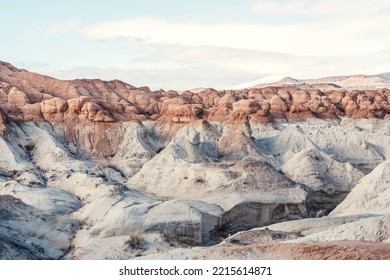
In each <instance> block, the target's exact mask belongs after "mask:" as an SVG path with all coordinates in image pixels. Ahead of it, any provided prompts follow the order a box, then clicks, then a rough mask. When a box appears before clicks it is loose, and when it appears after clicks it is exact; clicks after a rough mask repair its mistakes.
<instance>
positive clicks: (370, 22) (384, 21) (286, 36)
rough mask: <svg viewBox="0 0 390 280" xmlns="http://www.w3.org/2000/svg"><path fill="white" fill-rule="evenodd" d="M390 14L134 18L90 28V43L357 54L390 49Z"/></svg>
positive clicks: (315, 53) (88, 35) (293, 52)
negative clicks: (278, 19) (257, 19)
mask: <svg viewBox="0 0 390 280" xmlns="http://www.w3.org/2000/svg"><path fill="white" fill-rule="evenodd" d="M389 17H390V15H388V14H382V15H376V16H372V17H364V18H352V19H351V18H349V19H343V18H340V19H338V20H334V21H332V20H329V21H314V22H313V21H312V22H309V23H295V24H284V25H283V24H274V25H273V24H264V23H251V22H228V23H202V22H196V21H182V22H174V21H168V20H164V19H160V18H134V19H129V20H123V21H113V22H105V23H101V24H97V25H93V26H89V27H87V28H86V29H85V34H86V36H87V38H88V39H89V40H116V39H119V38H122V39H123V38H127V39H129V40H139V41H142V42H144V43H149V44H182V45H185V46H192V47H194V46H215V47H229V48H238V49H252V50H261V51H268V52H281V53H288V54H293V55H314V56H334V55H338V56H353V55H357V54H361V53H368V52H375V51H380V50H384V49H388V48H389V47H390V37H389V36H386V34H387V33H388V30H389V29H390V21H389V20H388V18H389Z"/></svg>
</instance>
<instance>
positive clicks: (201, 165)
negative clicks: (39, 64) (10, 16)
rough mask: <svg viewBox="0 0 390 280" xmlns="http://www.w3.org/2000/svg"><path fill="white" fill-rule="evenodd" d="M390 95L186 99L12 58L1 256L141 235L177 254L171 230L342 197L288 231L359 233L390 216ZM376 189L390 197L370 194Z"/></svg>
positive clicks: (4, 110) (0, 98)
mask: <svg viewBox="0 0 390 280" xmlns="http://www.w3.org/2000/svg"><path fill="white" fill-rule="evenodd" d="M389 98H390V91H389V90H387V89H383V90H364V91H345V90H337V91H325V92H324V91H321V90H318V89H302V88H298V87H294V86H284V87H266V88H261V89H243V90H235V91H233V90H225V91H217V90H214V89H204V90H201V91H199V92H196V93H195V92H189V91H187V92H183V93H180V94H179V93H178V92H176V91H163V90H159V91H151V90H150V89H148V88H147V87H142V88H136V87H133V86H131V85H128V84H126V83H123V82H121V81H117V80H115V81H108V82H107V81H101V80H73V81H61V80H57V79H54V78H50V77H46V76H42V75H39V74H34V73H30V72H28V71H25V70H20V69H17V68H15V67H13V66H12V65H10V64H7V63H3V62H0V155H1V156H0V216H1V217H0V218H1V219H0V223H1V224H0V226H1V227H0V241H3V243H4V244H5V245H4V246H3V247H1V248H0V259H1V258H8V259H9V258H19V257H20V258H84V259H89V258H132V257H135V256H136V255H137V254H138V253H139V251H137V250H129V248H128V247H126V246H125V245H124V244H125V241H126V240H127V239H128V237H129V235H130V234H132V233H133V232H134V231H135V230H139V231H142V232H144V234H145V238H146V241H145V244H147V248H145V252H147V254H152V253H156V252H158V251H160V250H162V251H163V252H168V253H169V251H170V250H171V249H172V248H171V247H169V246H168V245H167V239H168V240H169V242H170V243H172V242H173V243H174V244H176V245H177V246H178V247H180V246H182V245H181V244H182V243H181V242H180V240H183V237H184V240H186V241H187V242H188V241H191V242H190V243H191V244H198V245H199V244H201V243H205V242H209V241H210V240H211V241H213V242H215V241H217V240H220V239H219V238H222V237H224V236H226V235H228V234H231V233H234V232H237V231H241V230H246V229H249V228H253V227H261V226H265V225H267V226H268V225H269V224H273V223H277V222H280V221H285V220H293V219H300V218H307V217H315V216H322V215H326V214H328V213H329V212H330V211H332V210H333V209H335V207H336V206H338V207H337V208H336V210H335V212H333V214H332V215H333V217H330V218H329V220H321V219H319V220H318V221H317V220H315V221H314V220H313V219H309V221H308V222H307V223H308V224H309V226H308V225H307V223H305V221H306V219H305V220H300V221H301V222H300V221H298V222H297V224H290V225H289V224H288V223H287V225H286V224H284V223H283V224H282V225H281V226H280V228H278V230H282V231H283V232H285V233H286V232H287V233H286V236H291V237H293V238H298V237H299V235H297V234H296V233H291V231H296V232H298V231H299V232H303V231H304V230H305V234H306V229H307V228H309V227H312V228H313V232H315V233H317V231H321V232H322V231H323V234H322V235H321V237H319V236H317V237H315V236H314V237H310V238H312V239H313V240H322V241H326V240H328V239H329V240H330V239H332V240H335V238H336V239H337V236H338V234H337V232H338V231H339V230H340V231H341V230H342V231H343V232H344V228H339V226H340V224H342V225H343V226H346V227H351V231H349V232H348V235H347V237H348V238H347V239H349V240H356V239H358V238H360V237H361V235H359V234H358V233H356V231H357V230H358V229H360V225H361V224H362V225H366V224H367V225H368V224H370V225H371V224H374V225H375V226H376V227H379V226H381V225H382V222H381V221H382V220H383V221H384V222H385V223H387V221H388V220H389V219H388V218H387V216H388V214H387V213H388V208H389V207H388V205H389V204H388V201H387V198H388V196H386V195H385V194H386V186H388V180H387V181H386V180H383V178H384V177H383V176H382V175H383V174H384V173H385V172H382V169H383V168H382V167H383V166H386V165H383V164H382V165H381V163H382V162H387V161H388V160H389V159H390V121H389V119H390V109H389ZM386 160H387V161H386ZM382 173H383V174H382ZM381 174H382V175H381ZM355 186H356V188H357V189H356V190H355V191H352V192H351V190H354V188H355ZM378 186H379V187H378ZM378 188H380V190H377V189H378ZM367 189H369V190H372V192H378V193H382V194H384V195H380V196H376V197H375V199H376V200H375V201H376V202H375V203H369V202H368V201H367V200H372V199H370V197H371V196H370V197H368V198H367V196H366V195H365V193H366V192H365V190H367ZM347 196H348V197H347ZM346 197H347V199H345V198H346ZM344 199H345V201H344V202H343V203H342V201H343V200H344ZM354 200H358V203H355V202H354ZM353 205H359V209H364V211H363V212H362V213H361V212H357V211H356V209H355V208H353ZM351 209H352V210H351ZM374 212H375V213H374ZM344 214H345V215H346V214H359V215H360V214H364V215H374V214H375V215H382V216H380V218H375V219H377V220H375V219H374V220H367V221H366V220H365V218H370V216H364V217H360V218H359V219H362V220H361V221H360V220H359V219H357V218H356V219H355V218H353V219H352V218H351V219H349V218H348V219H347V218H345V219H344V217H343V216H344ZM363 218H364V219H363ZM371 218H372V217H371ZM378 219H379V220H378ZM26 220H28V221H29V222H28V223H26V222H25V221H26ZM357 220H358V221H357ZM355 222H356V223H355ZM357 222H358V223H357ZM344 224H345V225H344ZM6 227H8V228H10V230H12V232H14V233H15V234H9V231H3V230H2V228H6ZM276 227H277V226H276ZM31 228H40V235H39V238H38V237H37V235H34V234H35V233H34V232H32V231H31V230H28V229H31ZM291 228H293V229H292V230H290V229H291ZM65 229H66V230H65ZM327 229H332V230H331V231H330V232H331V233H332V234H329V235H327V233H326V232H327V231H326V230H327ZM386 229H387V228H386ZM58 232H64V233H63V234H62V235H61V238H57V236H58V234H57V233H58ZM267 232H268V231H267ZM313 232H310V231H307V235H308V236H311V235H310V234H311V233H313ZM285 233H283V234H282V235H284V234H285ZM361 234H362V235H363V236H364V238H365V239H364V238H363V240H366V239H367V240H374V241H376V240H379V239H380V238H382V237H381V236H380V238H379V237H378V236H374V232H373V231H367V232H366V231H364V232H362V233H361ZM340 236H341V235H340ZM343 236H344V235H343ZM344 237H345V236H344ZM31 240H33V243H31V242H30V241H31ZM156 240H157V241H156ZM381 240H382V239H381ZM169 242H168V243H169ZM175 242H176V243H175ZM243 242H244V243H245V242H247V241H245V240H243ZM112 248H114V249H112ZM107 252H109V253H107ZM113 252H115V253H113ZM107 254H108V255H107ZM111 254H112V255H111Z"/></svg>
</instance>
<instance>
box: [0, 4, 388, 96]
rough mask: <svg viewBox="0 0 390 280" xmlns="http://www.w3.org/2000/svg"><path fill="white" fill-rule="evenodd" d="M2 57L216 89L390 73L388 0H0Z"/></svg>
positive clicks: (142, 81)
mask: <svg viewBox="0 0 390 280" xmlns="http://www.w3.org/2000/svg"><path fill="white" fill-rule="evenodd" d="M0 7H1V17H0V28H1V33H0V36H1V39H0V60H2V61H6V62H9V63H11V64H13V65H15V66H16V67H19V68H24V69H27V70H29V71H33V72H38V73H42V74H46V75H50V76H53V77H55V78H59V79H77V78H100V79H104V80H113V79H119V80H122V81H125V82H127V83H129V84H132V85H134V86H149V87H150V88H152V89H160V88H162V89H166V90H167V89H176V90H185V89H192V88H196V87H214V88H217V89H222V88H231V87H236V86H239V85H241V84H246V83H251V82H254V81H255V82H271V81H276V80H279V79H281V78H283V77H285V76H291V77H294V78H300V79H302V78H319V77H325V76H333V75H352V74H378V73H384V72H390V32H389V30H390V20H389V18H390V1H388V0H370V1H367V0H365V1H361V0H343V1H340V0H257V1H256V0H208V1H203V0H160V1H159V0H154V1H152V0H142V1H140V0H137V1H135V0H109V1H108V0H100V1H99V0H94V1H93V0H67V1H49V0H41V1H40V0H37V1H28V0H13V1H9V0H0Z"/></svg>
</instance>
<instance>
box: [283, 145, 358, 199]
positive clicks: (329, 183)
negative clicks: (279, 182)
mask: <svg viewBox="0 0 390 280" xmlns="http://www.w3.org/2000/svg"><path fill="white" fill-rule="evenodd" d="M282 171H283V173H284V174H285V175H286V176H287V177H288V178H290V179H291V180H293V181H294V182H297V183H301V184H304V185H306V186H308V187H310V188H311V189H312V190H314V191H319V190H324V191H326V192H329V193H331V192H335V191H339V192H349V191H351V189H352V188H353V187H354V186H355V185H356V183H357V182H358V180H359V179H360V178H361V177H363V176H364V174H363V173H362V172H361V171H359V170H358V169H356V168H354V167H353V166H352V165H351V164H350V163H340V162H338V161H336V160H334V159H333V158H331V157H330V156H328V155H327V154H325V153H324V152H321V151H319V150H317V149H314V148H307V149H304V150H302V151H300V152H299V153H297V154H295V155H293V156H292V157H291V158H290V159H289V160H288V161H287V162H286V163H285V164H284V165H283V167H282Z"/></svg>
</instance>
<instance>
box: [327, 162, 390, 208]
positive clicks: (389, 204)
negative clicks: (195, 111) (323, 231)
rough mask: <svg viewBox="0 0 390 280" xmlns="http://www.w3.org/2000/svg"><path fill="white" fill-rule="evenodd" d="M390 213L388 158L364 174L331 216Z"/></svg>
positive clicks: (389, 164) (389, 170)
mask: <svg viewBox="0 0 390 280" xmlns="http://www.w3.org/2000/svg"><path fill="white" fill-rule="evenodd" d="M367 213H370V214H389V213H390V160H386V161H384V162H383V163H381V164H379V165H378V166H377V167H376V168H375V169H374V170H373V171H372V172H371V173H370V174H368V175H366V176H364V177H363V178H362V179H361V180H360V181H359V183H358V184H357V185H356V186H355V187H354V188H353V189H352V191H351V192H350V193H349V194H348V196H347V197H346V199H345V200H344V201H343V202H342V203H340V204H339V205H338V206H337V207H336V209H335V210H333V211H332V213H331V214H330V215H331V216H346V215H357V214H367Z"/></svg>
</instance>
